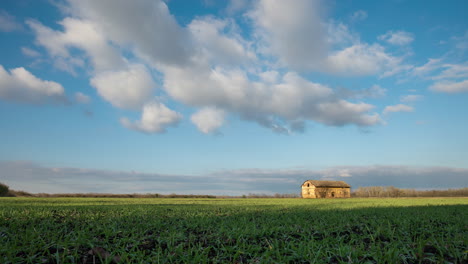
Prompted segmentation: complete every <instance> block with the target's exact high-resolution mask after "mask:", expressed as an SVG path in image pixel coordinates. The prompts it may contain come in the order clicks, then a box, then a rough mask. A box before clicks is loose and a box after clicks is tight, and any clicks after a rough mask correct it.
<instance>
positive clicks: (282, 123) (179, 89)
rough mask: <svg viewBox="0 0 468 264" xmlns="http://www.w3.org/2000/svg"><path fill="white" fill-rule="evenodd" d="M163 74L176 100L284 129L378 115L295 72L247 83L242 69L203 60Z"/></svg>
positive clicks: (364, 122) (373, 119) (366, 121)
mask: <svg viewBox="0 0 468 264" xmlns="http://www.w3.org/2000/svg"><path fill="white" fill-rule="evenodd" d="M163 72H164V75H165V79H164V87H165V90H166V91H167V92H168V93H169V95H171V96H172V97H173V98H174V99H176V100H178V101H180V102H183V103H185V104H189V105H192V106H196V107H210V106H216V107H217V108H219V109H223V110H225V111H227V112H231V113H237V114H238V115H239V116H241V117H242V118H244V119H246V120H251V121H255V122H257V123H258V124H260V125H262V126H265V127H268V128H271V129H273V130H274V131H279V132H284V133H287V131H289V129H290V128H293V127H297V125H298V124H300V123H301V122H303V121H304V120H313V121H316V122H320V123H323V124H327V125H333V126H341V125H346V124H355V125H358V126H370V125H376V124H379V123H380V118H379V116H378V115H377V114H369V112H370V111H371V110H372V109H373V106H372V105H369V104H365V103H351V102H348V101H346V100H341V99H339V98H336V96H337V94H335V93H334V91H333V90H332V89H331V88H329V87H327V86H325V85H321V84H318V83H313V82H310V81H308V80H306V79H304V78H302V77H300V76H299V75H298V74H297V73H294V72H288V73H286V74H284V75H282V76H275V77H273V76H269V77H271V78H269V77H267V78H268V79H270V80H269V81H273V80H275V79H278V82H276V83H271V82H269V83H268V82H267V83H263V82H257V81H251V80H250V79H249V78H248V76H247V74H246V73H244V72H243V71H240V70H225V69H222V68H215V69H211V68H210V67H209V66H207V65H204V64H198V65H196V66H193V65H192V67H186V68H179V67H167V68H165V69H164V70H163ZM259 75H260V76H263V78H265V76H268V75H276V74H275V73H272V72H267V73H260V74H259ZM259 79H261V78H259ZM298 122H299V123H298ZM288 127H290V128H288Z"/></svg>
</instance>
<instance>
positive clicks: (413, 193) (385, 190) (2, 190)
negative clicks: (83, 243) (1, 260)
mask: <svg viewBox="0 0 468 264" xmlns="http://www.w3.org/2000/svg"><path fill="white" fill-rule="evenodd" d="M17 196H26V197H28V196H29V197H90V198H300V197H301V196H300V195H299V194H296V193H288V194H281V193H276V194H255V193H249V194H247V195H242V196H220V195H204V194H175V193H173V194H159V193H147V194H139V193H133V194H110V193H59V194H49V193H37V194H31V193H28V192H25V191H15V190H12V189H10V188H9V186H8V185H6V184H4V183H1V182H0V197H17ZM351 197H468V188H461V189H448V190H415V189H400V188H396V187H393V186H370V187H359V188H357V189H356V190H354V191H353V192H351Z"/></svg>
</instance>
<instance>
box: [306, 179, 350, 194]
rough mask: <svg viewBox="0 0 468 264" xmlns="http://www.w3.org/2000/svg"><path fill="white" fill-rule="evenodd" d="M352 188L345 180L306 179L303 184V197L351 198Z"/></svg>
mask: <svg viewBox="0 0 468 264" xmlns="http://www.w3.org/2000/svg"><path fill="white" fill-rule="evenodd" d="M349 197H351V188H350V186H349V185H348V184H346V183H345V182H334V181H311V180H309V181H305V182H304V183H303V184H302V198H349Z"/></svg>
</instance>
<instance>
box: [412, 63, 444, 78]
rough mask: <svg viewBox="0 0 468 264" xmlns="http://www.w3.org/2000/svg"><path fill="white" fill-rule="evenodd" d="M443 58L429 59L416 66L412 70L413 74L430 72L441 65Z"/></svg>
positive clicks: (420, 74)
mask: <svg viewBox="0 0 468 264" xmlns="http://www.w3.org/2000/svg"><path fill="white" fill-rule="evenodd" d="M441 62H442V59H429V60H428V61H427V63H426V64H424V65H422V66H419V67H415V68H414V69H413V71H412V74H413V75H416V76H425V75H427V74H429V73H430V72H432V71H434V70H436V69H439V68H440V67H441Z"/></svg>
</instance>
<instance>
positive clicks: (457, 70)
mask: <svg viewBox="0 0 468 264" xmlns="http://www.w3.org/2000/svg"><path fill="white" fill-rule="evenodd" d="M440 68H444V69H445V70H443V71H442V72H440V74H438V75H436V76H434V77H432V79H434V80H441V79H459V78H467V77H468V64H448V63H446V64H443V65H441V66H440Z"/></svg>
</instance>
